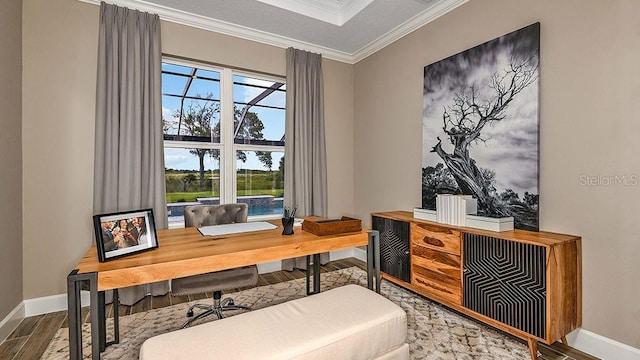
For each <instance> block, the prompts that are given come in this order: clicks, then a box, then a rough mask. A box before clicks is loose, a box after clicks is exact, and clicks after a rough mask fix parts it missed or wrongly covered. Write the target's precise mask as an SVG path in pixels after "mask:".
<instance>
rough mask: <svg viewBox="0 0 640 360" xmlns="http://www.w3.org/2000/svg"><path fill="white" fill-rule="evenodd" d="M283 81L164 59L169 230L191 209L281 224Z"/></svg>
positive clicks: (179, 222) (283, 124)
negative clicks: (222, 210) (232, 207)
mask: <svg viewBox="0 0 640 360" xmlns="http://www.w3.org/2000/svg"><path fill="white" fill-rule="evenodd" d="M285 91H286V86H285V82H284V80H283V79H279V78H271V77H268V76H264V75H255V74H249V73H242V72H238V71H235V70H232V69H228V68H214V67H209V66H205V65H199V64H191V63H184V62H174V61H172V60H166V61H165V62H164V63H163V64H162V120H163V123H164V149H165V150H164V157H165V160H164V161H165V180H166V187H167V209H168V213H169V225H170V226H171V227H176V226H179V225H180V224H181V223H182V222H183V220H184V219H183V213H184V206H185V205H191V204H198V203H202V204H228V203H234V202H240V203H246V204H248V205H249V216H250V217H252V218H255V217H276V218H277V217H280V214H282V210H283V196H284V141H285V136H284V127H285V98H286V96H285V95H286V93H285Z"/></svg>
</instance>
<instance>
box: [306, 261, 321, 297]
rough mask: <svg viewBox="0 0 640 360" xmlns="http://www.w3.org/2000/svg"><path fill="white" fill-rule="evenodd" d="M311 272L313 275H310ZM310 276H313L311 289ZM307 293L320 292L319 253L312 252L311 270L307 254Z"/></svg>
mask: <svg viewBox="0 0 640 360" xmlns="http://www.w3.org/2000/svg"><path fill="white" fill-rule="evenodd" d="M312 272H313V275H312ZM311 276H313V291H311V285H310V284H309V282H310V281H311ZM306 278H307V295H313V294H318V293H319V292H320V254H313V270H312V269H311V255H307V276H306Z"/></svg>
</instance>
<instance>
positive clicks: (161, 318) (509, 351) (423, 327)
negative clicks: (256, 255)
mask: <svg viewBox="0 0 640 360" xmlns="http://www.w3.org/2000/svg"><path fill="white" fill-rule="evenodd" d="M366 281H367V278H366V272H364V271H362V270H361V269H359V268H357V267H352V268H348V269H342V270H337V271H333V272H329V273H323V274H321V282H322V289H323V290H327V289H330V288H334V287H338V286H342V285H346V284H360V285H362V286H366ZM381 292H382V294H383V295H384V296H385V297H387V298H389V299H390V300H391V301H393V302H394V303H396V304H398V305H399V306H400V307H402V308H403V309H404V310H405V311H406V313H407V322H408V342H409V347H410V354H411V359H416V360H419V359H439V360H445V359H465V360H466V359H482V360H491V359H529V358H530V357H529V350H528V348H527V347H526V345H525V344H523V343H521V342H519V341H517V340H514V339H512V338H510V337H508V336H506V335H504V334H502V333H499V332H497V331H495V330H493V329H490V328H488V327H485V326H483V325H481V324H479V323H476V322H474V321H472V320H469V319H467V318H465V317H462V316H460V315H458V314H456V313H454V312H452V311H450V310H447V309H445V308H444V307H442V306H440V305H438V304H436V303H433V302H431V301H429V300H427V299H425V298H422V297H420V296H418V295H416V294H414V293H412V292H410V291H407V290H404V289H402V288H400V287H398V286H396V285H394V284H391V283H389V282H388V281H383V282H382V286H381ZM304 294H305V282H304V279H298V280H291V281H287V282H283V283H278V284H275V285H267V286H260V287H256V288H253V289H249V290H245V291H241V292H238V293H234V294H231V296H232V297H233V298H234V299H235V301H236V303H239V304H246V305H249V306H251V307H253V308H254V309H259V308H263V307H266V306H269V305H275V304H277V303H281V302H284V301H288V300H292V299H296V298H300V297H303V296H304ZM199 302H202V300H201V301H199ZM193 303H195V301H194V302H191V303H183V304H178V305H173V306H168V307H165V308H161V309H154V310H149V311H146V312H142V313H137V314H133V315H128V316H122V317H121V318H120V343H119V344H117V345H112V346H110V347H108V348H107V350H106V351H105V353H103V354H102V359H126V360H128V359H131V360H134V359H138V352H139V349H140V346H141V345H142V343H143V342H144V340H146V339H148V338H150V337H152V336H155V335H158V334H162V333H166V332H169V331H172V330H176V329H178V328H179V326H180V325H181V324H182V322H183V321H184V320H185V312H186V310H187V308H188V307H189V306H190V305H191V304H193ZM229 315H231V313H229ZM215 320H216V318H215V316H209V317H207V318H205V319H203V320H202V321H203V322H206V321H215ZM107 328H108V334H113V332H112V329H113V324H112V323H107ZM89 330H90V328H89V325H88V324H85V325H83V341H84V344H83V345H84V346H83V348H84V350H83V355H84V357H85V358H86V359H88V358H90V355H89V353H90V348H91V347H90V339H89ZM109 336H111V335H109ZM68 345H69V341H68V329H66V328H64V329H60V330H59V331H58V332H57V334H56V335H55V336H54V338H53V340H51V343H50V344H49V346H48V347H47V349H46V351H45V353H44V355H43V356H42V358H41V359H47V360H54V359H55V360H58V359H68V357H69V349H68Z"/></svg>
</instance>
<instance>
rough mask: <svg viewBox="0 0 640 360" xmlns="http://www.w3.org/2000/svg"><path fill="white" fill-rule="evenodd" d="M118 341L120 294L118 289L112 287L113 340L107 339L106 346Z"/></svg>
mask: <svg viewBox="0 0 640 360" xmlns="http://www.w3.org/2000/svg"><path fill="white" fill-rule="evenodd" d="M105 333H106V332H105ZM118 343H120V296H119V295H118V289H113V341H109V342H108V343H107V346H109V345H113V344H118Z"/></svg>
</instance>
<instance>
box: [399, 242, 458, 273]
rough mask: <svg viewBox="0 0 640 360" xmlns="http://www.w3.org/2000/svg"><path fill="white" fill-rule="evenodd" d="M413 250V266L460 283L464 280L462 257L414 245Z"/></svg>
mask: <svg viewBox="0 0 640 360" xmlns="http://www.w3.org/2000/svg"><path fill="white" fill-rule="evenodd" d="M411 250H412V255H413V257H412V259H411V263H412V264H415V265H416V266H419V267H423V268H426V269H429V270H431V271H435V272H437V273H439V274H442V275H446V276H449V277H452V278H454V279H456V280H459V281H461V280H462V270H461V268H462V265H461V263H462V261H461V259H460V256H458V255H453V254H449V253H446V252H442V251H438V250H433V249H429V248H427V247H424V246H418V245H413V246H412V249H411Z"/></svg>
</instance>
